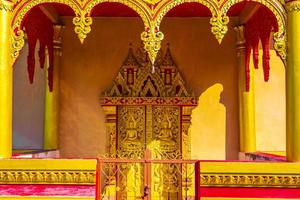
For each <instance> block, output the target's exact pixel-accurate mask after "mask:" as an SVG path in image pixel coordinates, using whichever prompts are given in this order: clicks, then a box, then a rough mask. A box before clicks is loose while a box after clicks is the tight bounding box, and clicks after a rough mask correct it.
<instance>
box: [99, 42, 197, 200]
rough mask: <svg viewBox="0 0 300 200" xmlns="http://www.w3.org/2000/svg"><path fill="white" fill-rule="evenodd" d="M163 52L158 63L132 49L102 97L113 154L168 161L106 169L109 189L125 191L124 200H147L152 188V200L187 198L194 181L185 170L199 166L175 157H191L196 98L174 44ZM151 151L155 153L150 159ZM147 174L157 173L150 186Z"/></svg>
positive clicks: (129, 164)
mask: <svg viewBox="0 0 300 200" xmlns="http://www.w3.org/2000/svg"><path fill="white" fill-rule="evenodd" d="M159 56H160V58H159V59H157V61H156V63H155V65H154V66H152V65H151V64H150V62H149V59H148V57H147V54H146V52H144V50H143V49H142V48H137V49H136V50H135V51H134V50H133V48H132V47H130V48H129V52H128V55H127V58H126V59H125V61H124V63H123V65H122V66H121V69H120V71H119V73H118V75H117V77H116V78H115V80H114V81H113V85H112V87H111V88H110V89H109V90H107V91H106V92H105V93H104V97H103V98H102V102H101V105H102V107H103V109H104V111H105V113H106V130H107V134H108V136H109V138H110V140H109V142H108V157H109V158H117V159H125V160H126V159H144V160H145V159H151V160H161V161H165V162H162V163H153V164H152V165H151V167H150V169H149V167H148V169H147V170H146V169H145V165H144V164H143V161H141V160H140V161H139V162H137V163H132V162H129V163H128V162H127V163H126V164H119V165H118V166H116V165H115V164H114V165H111V166H108V167H107V169H106V171H107V172H108V173H109V174H112V175H109V176H108V177H107V179H108V180H109V181H108V182H107V187H106V188H109V185H113V187H115V189H116V190H119V191H121V192H117V193H118V195H117V198H119V199H139V198H140V199H141V198H143V197H144V196H145V194H144V193H145V191H144V190H145V187H149V188H152V190H151V196H152V199H162V200H163V199H181V198H182V193H183V191H182V186H183V180H184V182H185V183H184V184H185V185H187V182H189V184H191V178H187V176H183V174H186V175H187V174H190V173H192V171H193V169H192V168H190V169H189V167H188V165H187V164H186V165H183V164H182V163H181V162H179V163H178V162H175V163H174V162H172V160H177V161H178V160H182V159H190V139H191V138H190V134H189V131H188V130H189V126H190V115H191V111H192V109H193V108H194V107H195V106H196V100H195V98H194V95H193V93H192V92H191V90H190V89H189V88H188V87H187V86H186V84H185V82H184V80H183V78H182V76H181V74H180V73H179V71H178V69H177V66H176V64H175V62H174V60H173V58H172V56H171V52H170V49H169V47H168V48H167V50H166V52H165V53H163V52H160V54H159ZM146 149H148V150H149V151H150V152H151V156H150V157H148V158H146V155H145V153H144V152H145V150H146ZM145 170H146V171H148V172H147V173H146V174H145V172H144V171H145ZM149 170H150V171H149ZM145 176H150V177H151V178H150V180H151V181H150V182H148V183H146V184H144V182H145V180H149V178H148V179H147V178H145ZM145 185H146V186H145ZM186 188H187V187H186ZM108 190H109V189H108ZM187 191H188V190H186V193H187ZM186 196H188V195H187V194H186Z"/></svg>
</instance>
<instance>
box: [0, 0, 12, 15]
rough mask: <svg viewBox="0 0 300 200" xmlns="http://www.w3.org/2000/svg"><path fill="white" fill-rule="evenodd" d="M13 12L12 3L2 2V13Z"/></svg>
mask: <svg viewBox="0 0 300 200" xmlns="http://www.w3.org/2000/svg"><path fill="white" fill-rule="evenodd" d="M2 10H4V11H6V12H12V11H13V4H12V3H11V2H10V1H5V0H4V1H3V0H1V1H0V11H2Z"/></svg>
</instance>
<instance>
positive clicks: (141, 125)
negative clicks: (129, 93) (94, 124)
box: [117, 106, 146, 158]
mask: <svg viewBox="0 0 300 200" xmlns="http://www.w3.org/2000/svg"><path fill="white" fill-rule="evenodd" d="M145 130H146V127H145V107H144V106H118V141H117V144H118V150H119V152H118V153H119V154H120V153H121V154H122V157H127V158H141V157H143V153H144V149H145Z"/></svg>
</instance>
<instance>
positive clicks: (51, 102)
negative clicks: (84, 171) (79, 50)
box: [44, 25, 63, 150]
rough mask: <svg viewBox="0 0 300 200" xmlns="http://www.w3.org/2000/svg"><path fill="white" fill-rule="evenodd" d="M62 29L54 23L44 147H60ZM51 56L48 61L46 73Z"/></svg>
mask: <svg viewBox="0 0 300 200" xmlns="http://www.w3.org/2000/svg"><path fill="white" fill-rule="evenodd" d="M62 30H63V26H61V25H54V38H53V40H54V65H53V68H54V69H53V91H52V92H50V91H49V88H48V77H47V78H46V92H45V122H44V123H45V124H44V149H45V150H52V149H58V112H59V71H60V69H59V68H60V61H61V56H62V51H61V44H62ZM48 59H49V56H47V61H46V63H47V64H46V67H45V70H46V74H47V69H48V63H49V61H48Z"/></svg>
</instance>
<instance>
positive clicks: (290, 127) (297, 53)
mask: <svg viewBox="0 0 300 200" xmlns="http://www.w3.org/2000/svg"><path fill="white" fill-rule="evenodd" d="M286 8H287V11H288V26H287V36H288V45H287V46H288V57H287V58H288V59H287V63H288V64H287V69H286V122H287V124H286V154H287V160H288V161H293V162H300V26H299V25H300V1H299V0H295V1H291V2H287V4H286Z"/></svg>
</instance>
